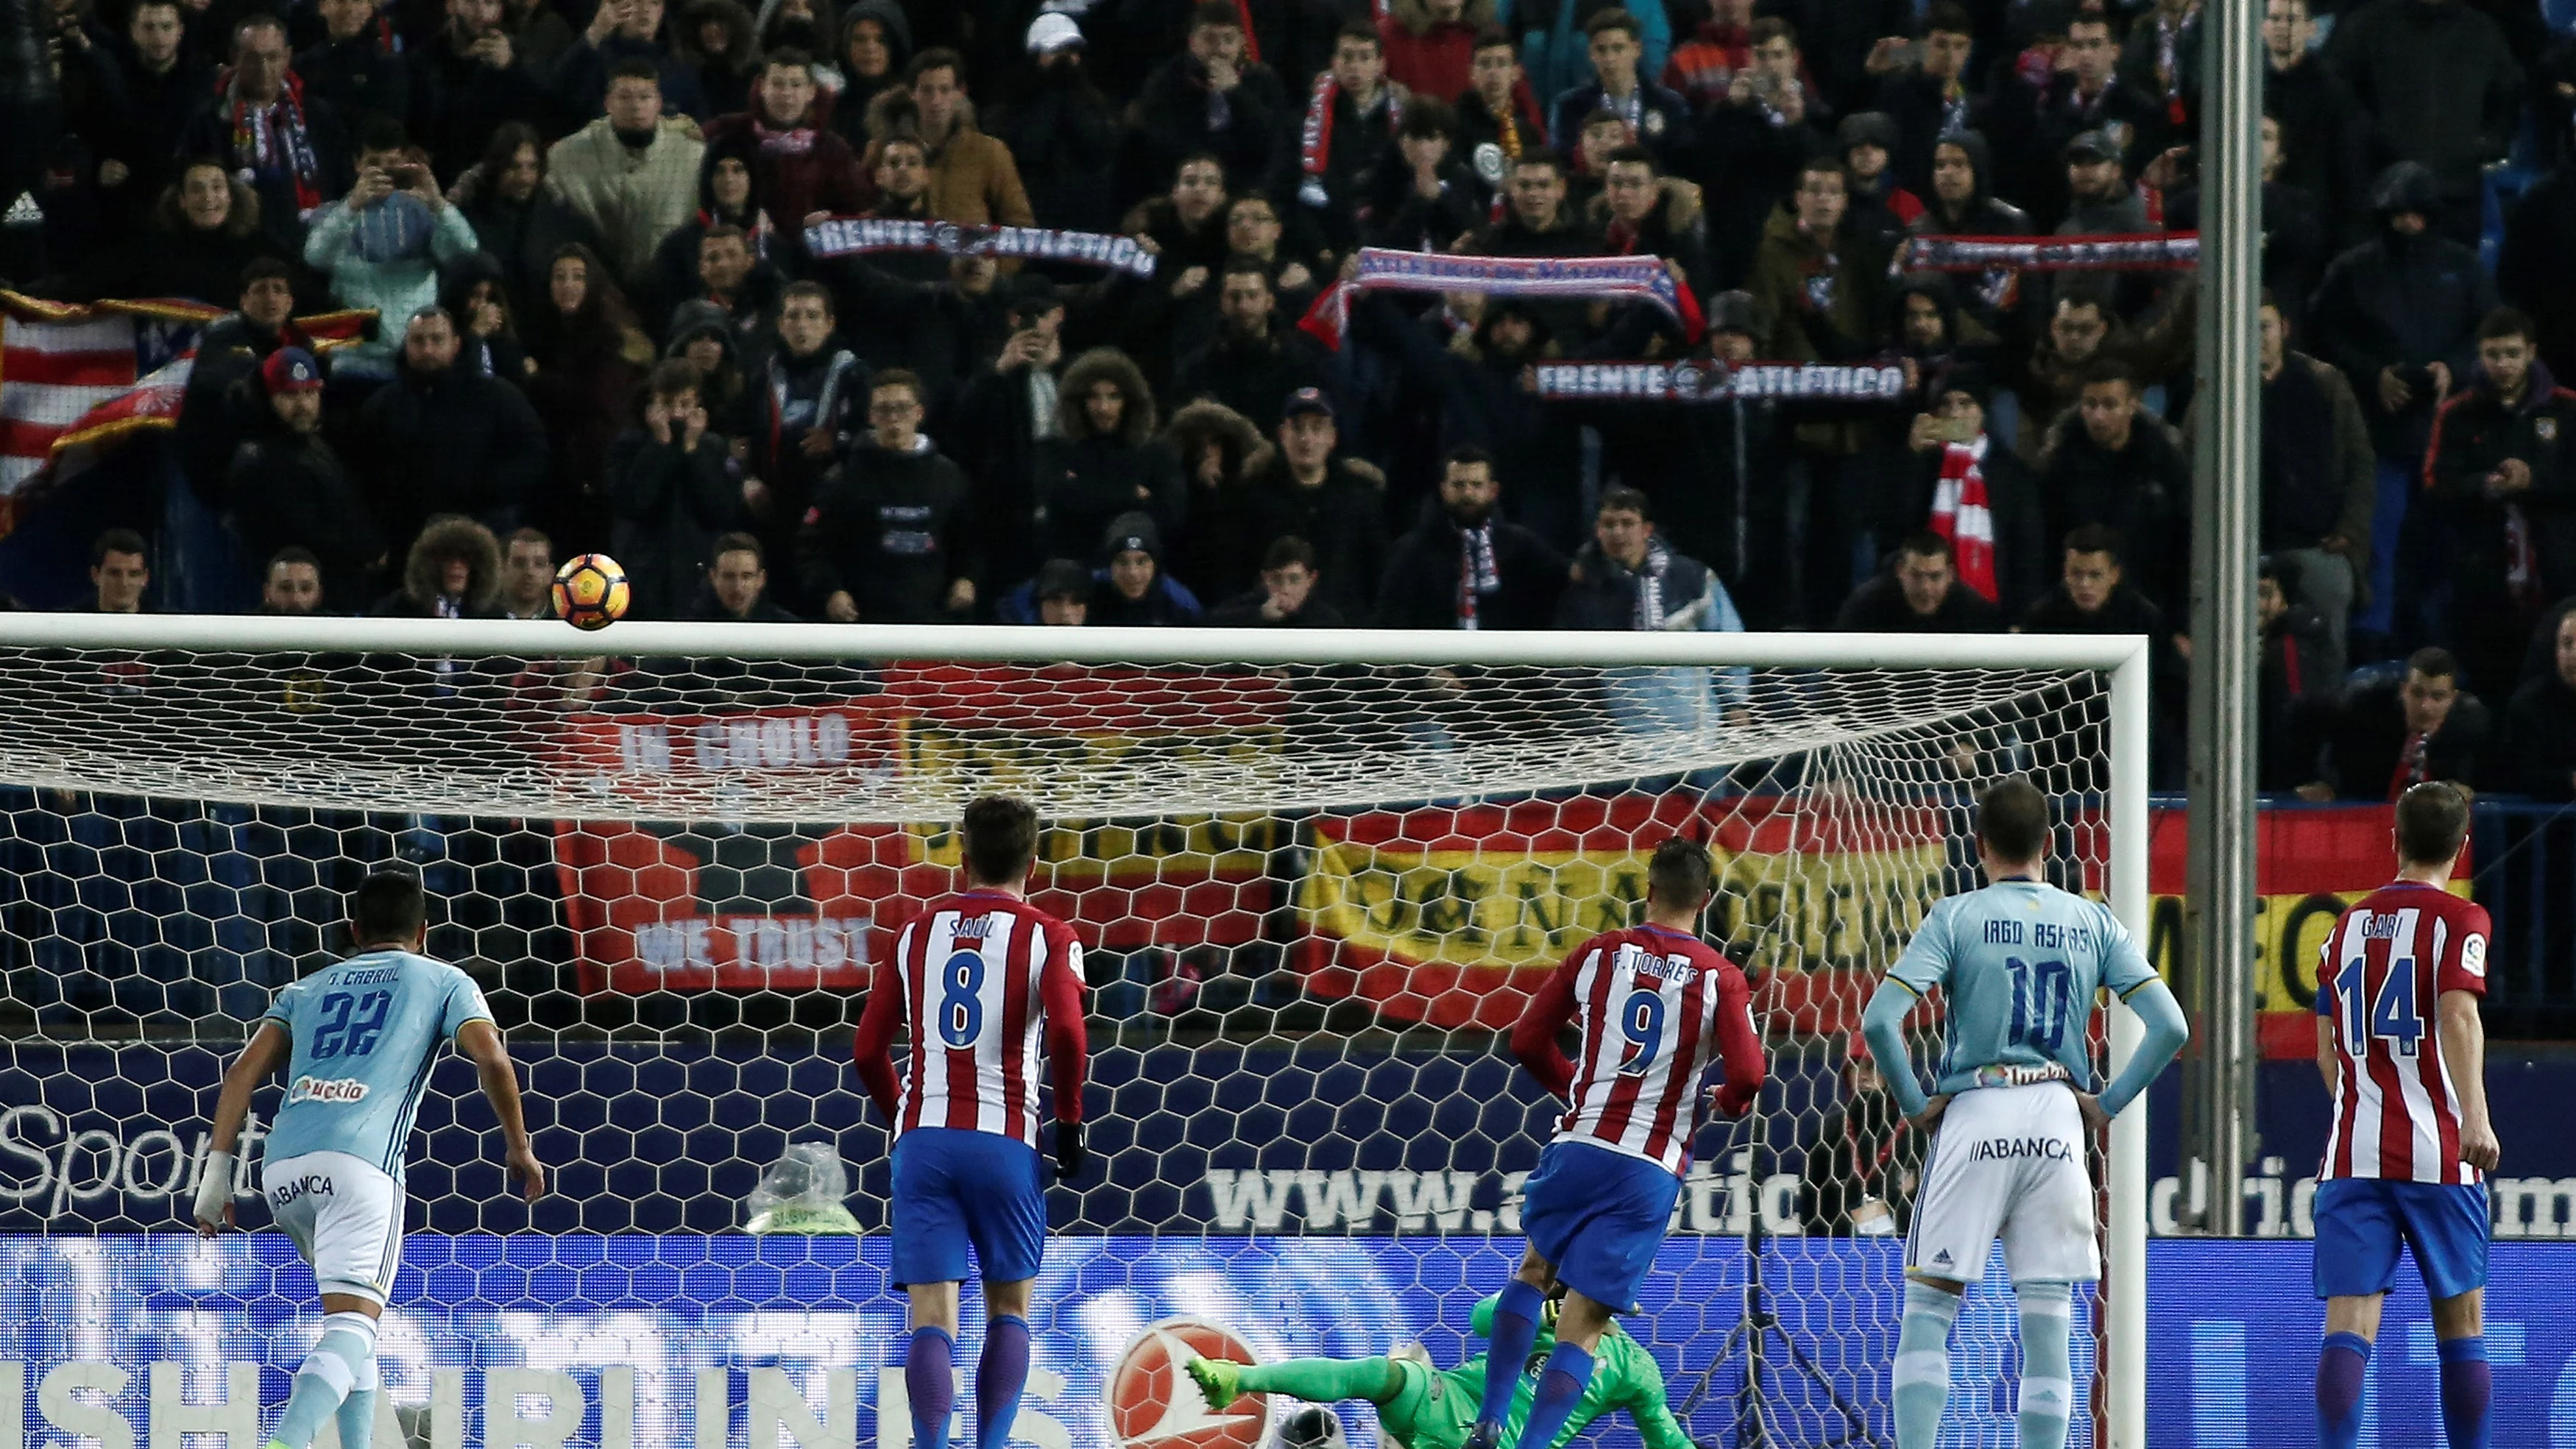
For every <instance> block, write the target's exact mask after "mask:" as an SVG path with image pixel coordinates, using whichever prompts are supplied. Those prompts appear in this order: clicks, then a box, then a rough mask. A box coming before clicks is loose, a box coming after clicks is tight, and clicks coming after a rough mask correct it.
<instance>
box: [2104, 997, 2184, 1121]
mask: <svg viewBox="0 0 2576 1449" xmlns="http://www.w3.org/2000/svg"><path fill="white" fill-rule="evenodd" d="M2120 999H2121V1000H2123V1001H2125V1002H2127V1003H2128V1004H2129V1009H2130V1010H2131V1011H2134V1012H2136V1013H2137V1014H2138V1020H2139V1021H2141V1022H2144V1023H2145V1024H2146V1028H2147V1039H2146V1040H2144V1041H2142V1042H2140V1043H2138V1049H2137V1050H2136V1051H2134V1052H2131V1053H2130V1054H2129V1064H2128V1065H2127V1066H2125V1067H2122V1068H2121V1069H2120V1075H2118V1076H2116V1077H2113V1078H2112V1079H2111V1085H2109V1086H2107V1087H2104V1088H2103V1089H2102V1096H2101V1099H2100V1100H2101V1105H2102V1115H2103V1116H2105V1117H2117V1116H2119V1115H2120V1112H2121V1110H2122V1109H2123V1108H2125V1107H2127V1106H2128V1105H2129V1104H2130V1103H2131V1102H2133V1101H2136V1100H2137V1096H2138V1094H2139V1093H2140V1092H2143V1091H2145V1090H2146V1089H2147V1086H2148V1084H2149V1083H2151V1082H2153V1081H2155V1079H2156V1078H2157V1077H2158V1076H2159V1075H2161V1074H2162V1073H2163V1071H2164V1069H2165V1068H2166V1066H2167V1065H2169V1064H2170V1063H2171V1062H2172V1061H2173V1059H2174V1058H2175V1057H2177V1056H2180V1055H2181V1054H2182V1047H2183V1043H2185V1042H2187V1041H2189V1040H2191V1024H2190V1023H2189V1022H2187V1021H2185V1020H2184V1019H2183V1014H2182V1003H2181V1002H2179V1001H2176V1000H2174V994H2173V988H2172V987H2169V986H2167V985H2165V983H2164V978H2163V977H2161V976H2150V977H2148V978H2147V979H2146V980H2145V981H2142V982H2140V983H2138V984H2137V985H2136V986H2133V987H2131V988H2130V989H2129V994H2128V995H2126V996H2124V997H2122V998H2120Z"/></svg>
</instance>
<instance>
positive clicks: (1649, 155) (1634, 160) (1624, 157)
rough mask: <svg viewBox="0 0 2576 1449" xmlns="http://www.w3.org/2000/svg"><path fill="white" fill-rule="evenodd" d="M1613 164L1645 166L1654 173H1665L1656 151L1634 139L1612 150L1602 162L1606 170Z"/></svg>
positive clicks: (1602, 167) (1659, 174)
mask: <svg viewBox="0 0 2576 1449" xmlns="http://www.w3.org/2000/svg"><path fill="white" fill-rule="evenodd" d="M1613 166H1643V167H1645V168H1646V170H1647V171H1649V172H1651V173H1653V174H1654V175H1657V176H1661V175H1663V174H1664V167H1663V163H1662V162H1659V161H1657V160H1656V159H1655V153H1654V152H1652V151H1649V150H1647V149H1646V148H1645V147H1643V146H1640V145H1638V144H1636V143H1635V142H1633V141H1631V142H1629V143H1628V144H1627V145H1625V146H1621V147H1620V148H1618V149H1617V150H1615V151H1612V152H1611V153H1610V155H1609V158H1608V159H1607V160H1605V161H1603V162H1602V163H1601V169H1602V170H1604V171H1607V170H1609V169H1610V168H1611V167H1613Z"/></svg>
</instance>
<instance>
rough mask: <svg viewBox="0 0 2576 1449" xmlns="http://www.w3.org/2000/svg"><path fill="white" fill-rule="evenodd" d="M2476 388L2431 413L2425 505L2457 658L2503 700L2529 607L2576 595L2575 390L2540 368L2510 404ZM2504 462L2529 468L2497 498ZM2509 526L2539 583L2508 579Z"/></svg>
mask: <svg viewBox="0 0 2576 1449" xmlns="http://www.w3.org/2000/svg"><path fill="white" fill-rule="evenodd" d="M2481 383H2482V385H2481V386H2478V387H2473V388H2469V389H2467V390H2466V391H2462V392H2454V393H2453V394H2451V397H2450V399H2449V401H2447V402H2445V403H2443V404H2442V408H2441V411H2440V412H2438V413H2436V414H2435V415H2434V418H2433V438H2432V443H2431V446H2430V448H2429V449H2428V451H2427V453H2426V456H2425V459H2424V500H2425V502H2426V504H2428V505H2429V506H2430V508H2431V510H2432V513H2433V516H2434V517H2435V518H2437V519H2439V520H2440V521H2441V523H2442V524H2443V526H2444V533H2445V534H2446V535H2447V541H2448V545H2449V547H2448V553H2449V557H2450V565H2451V606H2452V611H2453V615H2454V630H2455V632H2456V633H2457V635H2458V636H2459V637H2458V638H2457V640H2456V643H2457V644H2458V645H2459V647H2460V650H2461V653H2462V655H2463V660H2462V662H2463V663H2468V664H2470V666H2471V669H2470V677H2471V679H2472V680H2473V681H2474V682H2475V683H2476V684H2477V685H2478V686H2479V687H2481V688H2484V689H2487V690H2489V691H2491V692H2493V693H2498V694H2502V693H2505V692H2506V691H2507V687H2508V685H2509V683H2510V682H2511V680H2512V678H2513V677H2514V676H2513V675H2512V674H2511V673H2510V672H2509V670H2510V668H2511V667H2513V666H2509V665H2507V664H2506V663H2505V661H2508V660H2510V661H2515V663H2516V664H2517V665H2518V662H2519V660H2520V659H2521V656H2522V641H2523V638H2524V636H2525V634H2526V632H2527V631H2528V629H2529V627H2530V624H2531V621H2532V619H2533V617H2534V614H2535V611H2536V609H2537V606H2538V605H2539V604H2540V603H2542V602H2545V601H2547V600H2551V599H2556V598H2560V597H2563V596H2565V595H2566V594H2568V593H2571V592H2576V392H2570V391H2568V390H2567V389H2566V388H2563V387H2560V386H2558V385H2557V381H2556V379H2555V378H2553V377H2552V376H2551V375H2550V372H2549V369H2548V367H2547V365H2546V364H2539V363H2535V364H2534V365H2533V366H2532V370H2531V375H2530V378H2529V381H2528V383H2527V385H2526V387H2525V389H2524V392H2523V399H2522V402H2521V404H2520V405H2519V406H2517V407H2513V408H2507V407H2506V406H2505V405H2504V403H2503V402H2502V400H2500V399H2499V398H2498V397H2497V396H2496V394H2495V389H2494V388H2493V386H2492V385H2484V384H2483V379H2481ZM2507 459H2520V460H2521V461H2522V462H2523V463H2524V464H2525V465H2527V466H2528V467H2529V468H2530V469H2531V486H2530V487H2529V488H2528V489H2524V490H2521V491H2519V492H2515V493H2504V492H2500V491H2498V490H2497V489H2496V488H2494V487H2493V486H2492V485H2491V484H2490V483H2489V482H2488V481H2487V480H2488V479H2489V477H2491V476H2492V475H2493V474H2494V473H2495V471H2496V469H2497V468H2499V467H2501V466H2502V465H2503V464H2504V462H2505V461H2506V460H2507ZM2517 530H2519V531H2520V532H2522V533H2523V534H2526V535H2527V536H2528V540H2529V545H2530V549H2531V553H2532V559H2531V562H2532V564H2533V566H2534V568H2535V570H2536V573H2537V577H2529V578H2525V579H2522V580H2519V581H2517V580H2515V579H2514V578H2513V577H2511V574H2510V570H2511V569H2512V567H2513V565H2514V562H2515V550H2514V548H2513V540H2514V537H2515V535H2516V532H2517ZM2471 656H2476V658H2475V660H2474V662H2473V661H2472V657H2471Z"/></svg>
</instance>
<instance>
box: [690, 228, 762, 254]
mask: <svg viewBox="0 0 2576 1449" xmlns="http://www.w3.org/2000/svg"><path fill="white" fill-rule="evenodd" d="M711 241H738V242H741V243H742V244H743V245H745V246H749V245H751V234H750V233H749V232H746V231H744V230H743V229H742V228H741V227H738V226H736V225H734V224H733V223H732V222H729V221H720V222H717V223H716V224H715V225H713V226H711V227H708V228H707V229H706V230H705V231H702V232H700V233H698V246H699V248H700V249H701V250H703V249H704V248H705V246H706V244H707V243H709V242H711Z"/></svg>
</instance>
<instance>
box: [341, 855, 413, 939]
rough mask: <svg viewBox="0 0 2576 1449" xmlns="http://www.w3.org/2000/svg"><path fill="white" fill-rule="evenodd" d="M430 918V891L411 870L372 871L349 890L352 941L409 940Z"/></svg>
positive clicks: (350, 937) (350, 936)
mask: <svg viewBox="0 0 2576 1449" xmlns="http://www.w3.org/2000/svg"><path fill="white" fill-rule="evenodd" d="M428 919H429V894H428V892H426V891H424V890H422V889H421V886H420V877H419V876H417V875H414V874H412V873H411V872H410V871H407V870H377V871H369V872H368V873H367V878H366V879H365V880H362V881H360V882H358V888H357V889H356V890H353V891H351V892H349V944H350V945H352V946H374V945H379V944H381V943H383V942H386V941H409V940H410V939H411V938H413V937H414V936H417V935H419V934H420V928H421V923H422V922H424V921H426V920H428Z"/></svg>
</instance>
